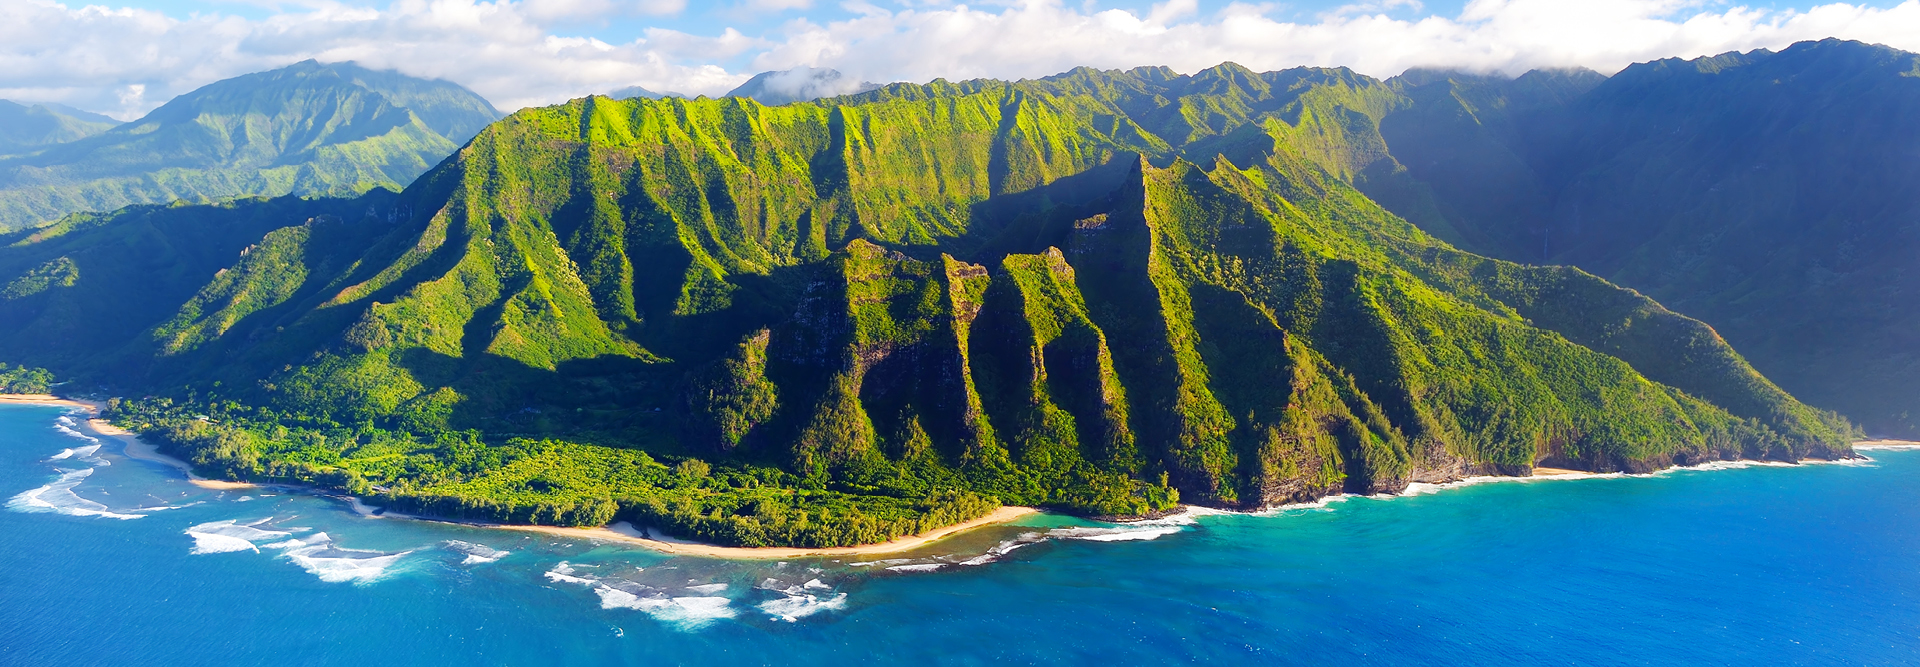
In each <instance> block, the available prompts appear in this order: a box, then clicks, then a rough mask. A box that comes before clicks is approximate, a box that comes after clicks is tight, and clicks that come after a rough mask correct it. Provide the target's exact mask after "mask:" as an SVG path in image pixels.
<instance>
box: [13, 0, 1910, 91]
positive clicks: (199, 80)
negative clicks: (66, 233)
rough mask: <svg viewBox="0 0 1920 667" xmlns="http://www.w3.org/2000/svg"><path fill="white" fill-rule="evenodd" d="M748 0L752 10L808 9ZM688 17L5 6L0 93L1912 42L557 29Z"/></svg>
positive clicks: (917, 22) (1523, 55)
mask: <svg viewBox="0 0 1920 667" xmlns="http://www.w3.org/2000/svg"><path fill="white" fill-rule="evenodd" d="M751 1H752V2H758V3H760V4H759V6H760V7H761V8H763V9H774V8H776V7H792V6H805V5H806V4H808V3H805V2H798V1H795V0H751ZM922 5H925V6H922ZM686 6H687V3H686V2H685V0H491V1H487V0H391V1H390V2H389V3H388V4H386V5H385V6H380V7H373V8H368V7H363V6H358V5H350V4H344V3H341V2H336V1H335V0H301V2H298V3H289V4H287V5H284V6H282V8H281V9H280V10H278V12H277V13H274V14H272V15H270V16H268V17H267V18H263V19H258V20H253V19H245V18H240V17H234V16H224V15H196V16H194V17H192V18H188V19H176V18H172V17H168V16H165V15H163V14H160V13H157V12H151V11H145V10H138V9H126V8H113V7H108V6H99V5H90V6H83V7H75V6H72V5H67V4H60V3H57V2H55V1H54V0H6V1H4V2H0V97H4V98H10V99H26V100H46V101H60V102H67V103H69V104H74V105H76V106H81V107H83V108H93V109H98V110H102V111H109V112H112V113H115V114H117V115H120V116H123V117H132V116H136V115H138V114H140V113H144V112H145V111H147V110H149V109H151V108H152V107H154V106H157V105H159V104H160V103H163V102H164V101H166V100H167V99H169V98H171V97H172V96H174V95H178V94H180V93H182V92H186V91H188V90H191V89H192V88H194V87H197V86H200V85H205V84H206V83H210V82H212V81H215V80H218V79H222V78H226V77H230V76H235V75H239V74H243V73H247V72H253V71H260V70H264V69H270V68H273V67H279V66H284V65H287V64H290V63H293V62H297V61H299V60H304V59H307V58H318V59H320V60H323V61H342V60H355V61H359V62H360V63H362V64H365V65H368V66H371V67H379V68H395V69H399V70H400V71H403V72H406V73H408V74H412V75H415V76H426V77H438V78H444V79H448V80H451V81H455V82H458V83H460V84H462V85H465V86H467V87H469V88H472V89H474V90H475V91H477V92H479V93H480V94H482V95H485V96H487V97H488V99H491V100H493V101H494V103H495V104H496V105H498V106H500V107H501V108H502V109H507V110H511V109H515V108H519V107H522V106H527V105H536V104H550V103H554V102H558V101H562V100H565V99H568V98H571V97H577V96H580V95H583V94H587V93H594V92H605V91H609V90H613V89H616V88H622V87H625V86H631V85H641V86H645V87H647V88H649V89H652V90H673V91H681V92H686V93H691V94H703V93H704V94H719V93H722V92H725V91H726V90H729V89H731V88H733V87H734V86H737V85H739V84H740V83H741V82H743V81H745V80H746V79H747V78H748V77H749V76H750V75H751V74H753V73H754V72H757V71H762V70H784V69H789V68H792V67H798V66H812V67H831V68H835V69H838V70H840V71H842V72H845V73H846V74H847V75H848V77H849V78H850V79H852V80H856V81H857V80H869V81H903V80H904V81H926V80H929V79H933V78H937V77H944V78H948V79H965V78H972V77H997V78H1019V77H1034V76H1045V75H1048V74H1053V73H1056V72H1060V71H1064V70H1067V69H1070V68H1073V67H1076V66H1080V65H1090V66H1094V67H1101V68H1126V67H1134V66H1139V65H1168V66H1171V67H1173V68H1174V69H1176V70H1179V71H1182V72H1193V71H1196V70H1199V69H1203V68H1206V67H1210V66H1213V65H1215V64H1218V63H1220V62H1222V61H1233V62H1237V63H1240V64H1242V65H1246V66H1248V67H1252V68H1254V69H1260V70H1267V69H1281V68H1286V67H1293V66H1297V65H1317V66H1347V67H1352V68H1354V69H1355V70H1357V71H1360V72H1362V73H1365V74H1370V75H1374V76H1391V75H1394V74H1398V73H1400V72H1401V71H1403V70H1405V69H1407V68H1409V67H1416V66H1424V67H1453V68H1462V69H1470V70H1476V71H1495V70H1498V71H1505V72H1508V73H1519V72H1522V71H1525V70H1527V69H1531V68H1534V67H1541V66H1570V65H1579V66H1586V67H1591V68H1594V69H1597V70H1600V71H1602V72H1607V73H1611V72H1613V71H1616V70H1618V69H1620V68H1622V67H1624V66H1626V65H1628V64H1630V63H1632V62H1636V61H1643V60H1651V59H1655V58H1662V57H1670V56H1682V57H1692V56H1700V55H1711V54H1715V53H1722V52H1726V51H1734V50H1740V51H1744V50H1750V49H1754V48H1760V47H1767V48H1776V49H1777V48H1781V47H1785V46H1787V45H1788V44H1791V43H1792V42H1795V41H1799V40H1803V39H1819V38H1825V37H1842V38H1849V39H1859V40H1863V41H1869V42H1878V43H1883V44H1887V45H1890V46H1894V47H1898V48H1905V49H1909V50H1920V0H1906V1H1905V2H1903V3H1901V4H1899V5H1896V6H1893V7H1889V8H1870V7H1865V6H1858V5H1851V4H1845V3H1835V4H1828V5H1821V6H1816V7H1813V8H1811V9H1808V10H1805V11H1775V10H1768V9H1756V8H1751V7H1746V6H1738V5H1735V6H1728V5H1724V4H1720V5H1711V6H1709V5H1703V4H1701V3H1699V2H1697V1H1696V0H1580V1H1578V2H1570V1H1567V0H1471V2H1469V3H1468V4H1467V5H1466V6H1465V8H1464V9H1463V10H1462V11H1461V13H1460V14H1459V15H1458V16H1451V17H1448V16H1426V17H1414V18H1409V16H1412V15H1414V14H1417V12H1418V11H1419V7H1420V6H1419V4H1418V3H1417V2H1409V1H1408V0H1363V1H1362V2H1356V3H1352V4H1349V5H1347V6H1345V7H1343V8H1341V9H1339V10H1336V11H1331V12H1328V13H1326V14H1322V15H1321V16H1319V17H1316V18H1314V19H1312V20H1310V21H1289V20H1282V19H1278V18H1274V15H1275V14H1276V13H1277V12H1276V11H1273V9H1272V6H1271V5H1255V4H1233V5H1229V6H1227V7H1225V8H1223V9H1220V10H1217V11H1212V12H1207V13H1203V12H1201V11H1200V10H1199V5H1198V3H1197V2H1195V1H1194V0H1164V1H1162V2H1158V3H1155V4H1153V5H1152V6H1151V7H1150V8H1149V9H1147V10H1145V11H1141V12H1137V13H1135V12H1128V11H1121V10H1105V11H1095V10H1092V9H1089V8H1090V7H1093V5H1090V4H1082V3H1080V2H1065V1H1062V0H1012V1H1011V2H1005V3H1001V2H992V3H987V2H983V3H979V4H978V5H977V6H976V5H970V4H950V3H933V4H927V3H905V7H906V8H904V9H898V10H897V11H889V10H887V9H884V8H881V7H879V6H876V5H872V4H864V3H858V2H847V3H842V4H841V5H840V6H841V7H842V8H843V9H844V10H846V11H845V12H844V14H843V15H845V16H846V18H843V19H840V20H832V21H819V20H815V19H811V18H806V17H804V16H802V17H799V18H794V19H792V20H790V21H788V22H786V23H784V24H781V25H780V26H779V27H777V28H775V29H773V30H772V31H769V32H767V33H766V34H761V35H747V34H742V33H741V32H739V31H738V30H734V29H732V28H727V29H723V30H720V31H719V32H718V33H717V34H691V33H686V32H679V31H674V30H667V29H662V28H651V29H646V30H643V31H641V32H640V34H641V37H639V38H638V39H632V40H630V41H612V42H609V41H603V40H601V39H598V38H595V37H592V36H580V35H578V34H567V35H563V34H561V31H560V30H559V29H558V28H557V26H564V25H576V26H577V25H579V24H580V22H581V21H582V20H606V18H607V17H613V16H627V17H633V16H644V15H646V14H647V13H648V12H653V13H667V14H671V13H676V12H681V11H684V9H685V7H686ZM893 6H895V7H900V6H901V5H899V4H896V5H893ZM630 20H643V21H644V20H645V19H644V18H642V19H630ZM587 34H588V35H591V34H592V31H590V30H589V31H587ZM628 34H632V33H628ZM728 62H732V63H740V62H745V63H746V66H745V67H744V68H742V67H738V66H736V67H735V68H734V69H733V70H729V69H728V68H726V67H724V66H723V65H722V63H728Z"/></svg>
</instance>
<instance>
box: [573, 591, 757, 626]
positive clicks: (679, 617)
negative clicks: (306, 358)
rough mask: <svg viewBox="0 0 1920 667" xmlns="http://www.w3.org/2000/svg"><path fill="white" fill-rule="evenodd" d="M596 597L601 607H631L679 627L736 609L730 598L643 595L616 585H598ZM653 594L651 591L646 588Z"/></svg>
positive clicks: (725, 615)
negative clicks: (598, 598) (597, 596)
mask: <svg viewBox="0 0 1920 667" xmlns="http://www.w3.org/2000/svg"><path fill="white" fill-rule="evenodd" d="M593 592H594V593H595V594H596V595H599V596H600V608H601V609H634V610H638V611H643V612H646V613H647V615H648V616H652V617H654V618H657V619H660V620H662V621H666V622H668V623H671V624H673V625H675V626H678V627H680V628H682V629H689V630H690V629H694V628H698V627H701V626H704V625H707V624H709V623H712V622H714V621H717V620H720V619H723V618H733V617H734V616H736V615H738V614H739V610H736V609H734V608H733V600H730V599H727V598H723V597H712V596H688V597H665V596H661V595H657V594H653V595H647V596H643V595H640V594H636V593H633V592H630V591H627V590H622V589H620V588H615V587H612V586H606V585H601V586H599V587H597V588H595V589H594V590H593ZM648 592H649V593H653V592H652V591H648Z"/></svg>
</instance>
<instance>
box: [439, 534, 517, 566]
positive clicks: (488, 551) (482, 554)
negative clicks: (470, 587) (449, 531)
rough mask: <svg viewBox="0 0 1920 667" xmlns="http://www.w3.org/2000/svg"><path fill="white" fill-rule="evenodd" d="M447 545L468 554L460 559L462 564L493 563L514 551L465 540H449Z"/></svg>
mask: <svg viewBox="0 0 1920 667" xmlns="http://www.w3.org/2000/svg"><path fill="white" fill-rule="evenodd" d="M446 545H447V549H449V550H451V551H453V552H455V553H460V554H465V555H466V558H465V559H463V560H461V561H460V564H461V565H481V564H485V563H491V562H494V561H496V560H500V559H502V558H506V557H507V555H508V554H511V553H513V552H511V551H501V550H499V549H495V548H493V547H490V546H487V545H484V544H474V543H472V542H465V541H461V540H447V542H446Z"/></svg>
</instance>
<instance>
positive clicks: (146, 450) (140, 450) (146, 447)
mask: <svg viewBox="0 0 1920 667" xmlns="http://www.w3.org/2000/svg"><path fill="white" fill-rule="evenodd" d="M87 426H89V427H92V428H93V430H94V431H95V432H98V433H99V434H100V435H104V436H107V437H109V438H113V439H115V440H119V441H120V442H122V443H125V444H126V454H127V458H130V459H140V460H142V461H153V462H155V463H162V464H166V465H169V466H172V467H174V468H178V469H179V470H180V472H183V473H186V475H187V481H188V482H192V483H193V485H194V486H197V487H200V488H203V489H219V490H221V491H231V490H233V489H251V488H253V487H254V486H255V485H253V484H249V483H247V482H229V481H226V480H219V479H207V478H205V477H201V476H199V475H195V474H193V466H190V465H187V462H186V461H182V460H180V459H176V458H173V457H171V456H167V455H166V454H162V453H160V450H159V449H156V448H154V446H153V445H151V444H148V443H147V441H145V440H141V439H140V436H137V435H134V434H133V432H131V431H128V430H126V429H123V428H120V427H118V426H114V425H113V424H109V423H107V421H106V420H104V419H89V420H87Z"/></svg>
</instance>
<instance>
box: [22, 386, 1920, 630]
mask: <svg viewBox="0 0 1920 667" xmlns="http://www.w3.org/2000/svg"><path fill="white" fill-rule="evenodd" d="M78 419H79V418H78V417H77V416H69V415H67V410H65V409H63V408H57V407H39V406H0V497H5V498H7V502H6V510H5V511H0V664H5V665H210V664H218V665H229V664H271V665H275V666H276V667H284V666H291V665H356V666H358V665H561V664H565V665H597V664H620V665H628V664H632V665H640V664H646V665H652V664H687V665H733V664H741V665H757V664H768V665H815V664H819V665H850V664H851V665H861V664H886V665H893V664H912V665H985V664H1009V663H1011V664H1058V663H1063V662H1072V663H1095V664H1103V665H1131V664H1160V663H1199V664H1320V665H1330V664H1343V665H1344V664H1383V665H1384V664H1391V665H1411V664H1442V663H1444V664H1483V665H1484V664H1529V665H1531V664H1547V663H1551V664H1569V665H1667V664H1686V665H1700V664H1729V665H1778V664H1817V665H1829V664H1831V665H1858V664H1909V663H1920V509H1916V508H1920V451H1906V450H1874V451H1867V452H1863V453H1865V454H1866V455H1868V456H1869V457H1871V460H1870V461H1858V462H1848V463H1843V464H1823V465H1802V466H1765V465H1752V466H1724V465H1723V466H1715V467H1714V469H1708V470H1675V471H1668V472H1665V473H1662V474H1659V475H1654V476H1646V477H1617V476H1601V477H1590V478H1582V479H1546V480H1539V481H1526V482H1516V481H1505V482H1498V483H1480V484H1467V485H1455V486H1449V487H1444V488H1433V487H1416V488H1415V489H1414V491H1415V492H1414V493H1410V494H1408V495H1404V496H1399V497H1393V498H1339V499H1334V500H1332V501H1331V502H1327V503H1325V504H1323V505H1321V506H1316V507H1302V508H1295V509H1287V510H1284V511H1275V512H1268V513H1263V514H1257V515H1248V514H1227V513H1213V512H1200V513H1194V514H1190V515H1186V516H1181V517H1175V518H1172V519H1168V520H1162V521H1158V522H1152V523H1148V524H1138V525H1118V526H1117V525H1112V524H1101V523H1096V522H1091V521H1085V520H1079V519H1073V518H1068V517H1061V516H1054V515H1035V516H1030V517H1027V518H1025V519H1022V520H1020V521H1018V522H1016V523H1015V524H1012V525H1005V526H996V527H991V528H986V529H982V530H979V531H974V532H970V533H966V534H964V535H962V536H960V537H956V538H953V539H950V540H947V541H943V542H939V543H935V544H933V545H931V546H930V547H928V548H926V549H923V550H921V551H918V552H911V553H908V554H903V555H898V556H895V555H888V556H875V557H870V558H842V559H837V560H836V559H818V558H816V559H800V560H793V561H786V562H779V561H772V562H752V561H726V560H715V559H703V558H692V557H669V556H665V555H661V554H658V553H654V552H650V551H646V550H644V549H639V548H636V547H627V546H622V545H619V544H596V543H593V542H588V541H581V540H576V539H570V538H556V537H553V536H548V535H540V534H530V533H523V532H516V531H505V530H490V529H483V528H470V527H463V526H455V525H447V524H437V523H425V522H417V521H406V520H400V519H374V518H367V517H364V516H361V515H358V514H356V513H354V512H353V511H352V510H351V509H350V508H349V506H348V504H347V503H346V502H344V501H342V500H339V499H333V498H324V497H316V496H310V495H302V494H298V493H289V492H286V491H284V490H273V489H259V488H256V489H246V490H239V491H212V490H206V489H201V488H199V487H195V486H192V485H190V484H188V483H187V482H186V480H184V479H183V478H182V477H181V475H180V473H178V472H177V471H174V470H172V469H170V468H167V467H164V466H161V465H158V464H154V463H150V462H146V461H139V460H133V459H128V458H126V457H125V456H123V455H122V454H121V451H120V445H119V444H118V443H117V442H116V441H113V440H110V439H104V438H102V439H100V440H99V441H92V440H89V437H90V434H88V433H86V432H85V428H84V426H83V425H79V424H74V423H72V422H74V421H76V420H78ZM95 445H99V446H98V448H97V449H93V448H92V447H94V446H95Z"/></svg>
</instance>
